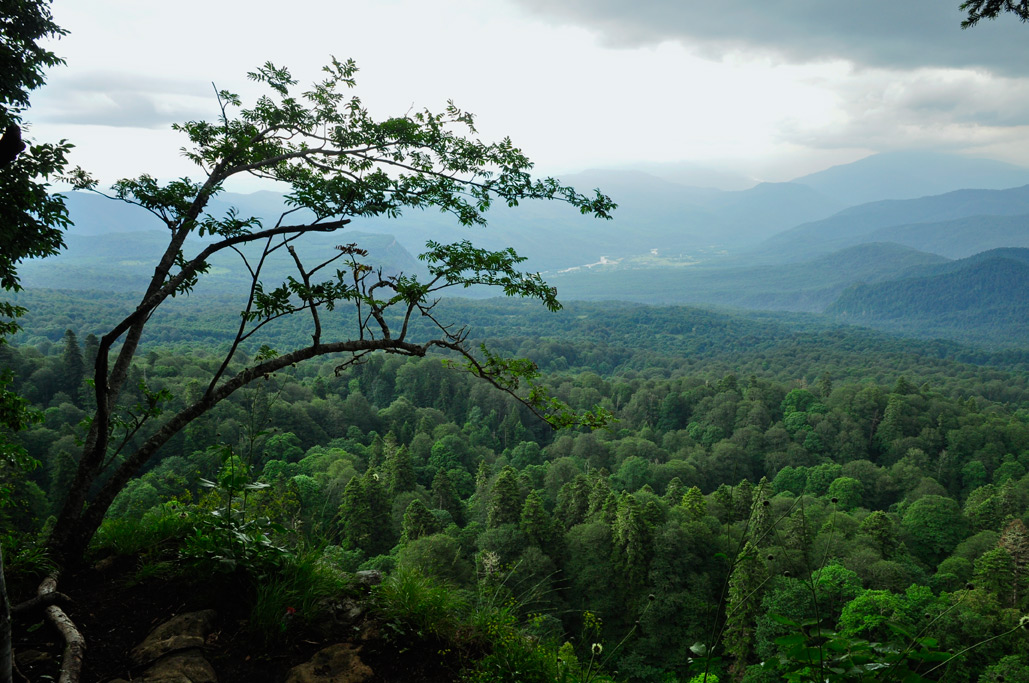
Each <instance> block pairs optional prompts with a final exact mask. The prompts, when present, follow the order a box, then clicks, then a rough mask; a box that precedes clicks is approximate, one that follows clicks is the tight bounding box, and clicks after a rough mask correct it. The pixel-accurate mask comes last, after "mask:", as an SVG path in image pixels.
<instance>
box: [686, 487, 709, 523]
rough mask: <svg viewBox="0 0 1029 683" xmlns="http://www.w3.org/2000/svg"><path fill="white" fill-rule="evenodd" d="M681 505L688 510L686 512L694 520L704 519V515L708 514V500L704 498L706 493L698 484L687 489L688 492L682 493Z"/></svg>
mask: <svg viewBox="0 0 1029 683" xmlns="http://www.w3.org/2000/svg"><path fill="white" fill-rule="evenodd" d="M680 505H681V506H682V508H683V509H684V510H686V514H688V515H689V516H690V519H693V520H694V521H699V520H701V519H703V518H704V515H706V514H707V501H706V500H705V499H704V494H703V493H701V492H700V489H699V488H697V487H696V486H691V487H689V488H688V489H686V492H685V493H684V494H682V502H681V503H680Z"/></svg>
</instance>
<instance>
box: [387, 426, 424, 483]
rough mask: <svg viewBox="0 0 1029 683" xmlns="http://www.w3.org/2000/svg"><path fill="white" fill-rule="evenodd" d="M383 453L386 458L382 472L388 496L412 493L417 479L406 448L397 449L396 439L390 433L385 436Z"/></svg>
mask: <svg viewBox="0 0 1029 683" xmlns="http://www.w3.org/2000/svg"><path fill="white" fill-rule="evenodd" d="M383 451H384V453H385V458H386V460H385V462H384V463H383V470H384V471H385V474H386V485H387V488H388V489H389V493H390V495H392V496H396V495H397V494H398V493H404V492H405V491H414V488H415V484H416V483H417V478H416V476H415V471H414V463H413V462H412V461H411V454H410V453H409V452H408V450H407V447H406V446H399V447H398V446H397V441H396V438H395V437H394V436H393V434H392V432H391V433H389V434H387V435H386V439H385V443H384V446H383Z"/></svg>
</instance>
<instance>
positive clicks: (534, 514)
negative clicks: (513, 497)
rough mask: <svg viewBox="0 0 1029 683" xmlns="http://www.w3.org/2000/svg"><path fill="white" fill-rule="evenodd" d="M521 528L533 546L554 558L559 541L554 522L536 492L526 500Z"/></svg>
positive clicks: (531, 492) (530, 494)
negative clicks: (556, 543)
mask: <svg viewBox="0 0 1029 683" xmlns="http://www.w3.org/2000/svg"><path fill="white" fill-rule="evenodd" d="M519 527H520V528H521V530H522V533H524V534H525V536H526V538H527V539H528V540H529V543H530V544H531V545H535V546H537V547H538V548H539V549H540V550H542V551H543V552H544V553H546V554H548V555H551V556H552V553H553V551H554V550H555V548H554V546H555V542H556V540H557V533H556V529H555V528H554V520H553V519H552V518H551V517H550V513H549V512H547V509H546V508H545V507H544V506H543V499H542V498H540V495H539V493H537V492H536V491H530V492H529V495H528V496H526V498H525V504H524V505H522V516H521V520H520V523H519Z"/></svg>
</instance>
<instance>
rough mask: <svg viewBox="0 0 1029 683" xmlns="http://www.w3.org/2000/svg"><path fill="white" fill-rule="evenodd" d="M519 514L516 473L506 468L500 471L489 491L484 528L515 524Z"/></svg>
mask: <svg viewBox="0 0 1029 683" xmlns="http://www.w3.org/2000/svg"><path fill="white" fill-rule="evenodd" d="M521 512H522V489H521V486H520V485H519V483H518V473H517V472H516V471H515V469H514V468H513V467H510V466H508V467H505V468H504V469H503V470H501V471H500V474H499V475H497V478H496V480H495V481H494V482H493V487H492V488H491V489H490V500H489V506H488V507H487V513H486V526H487V527H489V528H491V529H494V528H496V527H498V526H500V525H501V524H517V523H518V522H519V520H520V519H521Z"/></svg>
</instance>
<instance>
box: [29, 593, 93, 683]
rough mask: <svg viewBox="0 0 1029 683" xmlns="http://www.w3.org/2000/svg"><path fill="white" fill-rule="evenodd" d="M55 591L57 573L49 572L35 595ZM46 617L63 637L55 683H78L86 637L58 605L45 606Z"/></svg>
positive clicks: (84, 652)
mask: <svg viewBox="0 0 1029 683" xmlns="http://www.w3.org/2000/svg"><path fill="white" fill-rule="evenodd" d="M56 591H57V575H56V574H51V575H50V576H48V577H46V578H45V579H43V582H42V583H40V584H39V590H38V591H37V596H39V597H41V598H42V597H43V596H45V595H50V594H52V593H55V592H56ZM46 616H47V619H49V620H50V623H52V624H53V625H54V627H55V628H56V629H57V630H58V632H59V633H60V634H61V637H62V638H64V654H63V655H62V656H61V675H60V677H59V678H58V679H57V683H79V679H80V678H81V676H82V662H83V660H84V659H85V657H86V639H85V638H83V637H82V633H81V632H80V631H79V629H78V628H77V627H76V626H75V622H73V621H72V620H71V619H70V618H69V617H68V615H67V614H65V613H64V610H62V609H61V608H60V607H58V606H56V605H51V606H49V607H47V608H46Z"/></svg>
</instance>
